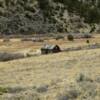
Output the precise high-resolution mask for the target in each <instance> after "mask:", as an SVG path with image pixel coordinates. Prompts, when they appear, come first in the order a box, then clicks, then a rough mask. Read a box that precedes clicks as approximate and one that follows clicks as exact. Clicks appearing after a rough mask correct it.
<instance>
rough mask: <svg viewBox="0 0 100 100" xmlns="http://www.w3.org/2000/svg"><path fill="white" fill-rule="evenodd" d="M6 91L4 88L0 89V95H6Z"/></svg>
mask: <svg viewBox="0 0 100 100" xmlns="http://www.w3.org/2000/svg"><path fill="white" fill-rule="evenodd" d="M7 92H8V89H7V88H4V87H0V95H2V94H3V93H7Z"/></svg>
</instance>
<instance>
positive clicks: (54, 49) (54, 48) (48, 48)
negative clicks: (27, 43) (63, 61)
mask: <svg viewBox="0 0 100 100" xmlns="http://www.w3.org/2000/svg"><path fill="white" fill-rule="evenodd" d="M60 51H61V49H60V47H59V46H58V45H51V44H49V45H44V47H42V48H41V53H42V54H49V53H58V52H60Z"/></svg>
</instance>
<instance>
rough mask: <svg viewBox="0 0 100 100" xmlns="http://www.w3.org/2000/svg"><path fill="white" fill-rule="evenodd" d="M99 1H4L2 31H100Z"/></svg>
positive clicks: (0, 4) (0, 18)
mask: <svg viewBox="0 0 100 100" xmlns="http://www.w3.org/2000/svg"><path fill="white" fill-rule="evenodd" d="M99 24H100V1H99V0H74V1H73V0H43V1H42V0H0V33H1V34H7V35H9V34H29V33H30V34H31V33H47V32H67V33H69V32H74V33H80V32H81V33H84V32H85V33H86V32H94V31H96V32H99V30H100V29H99Z"/></svg>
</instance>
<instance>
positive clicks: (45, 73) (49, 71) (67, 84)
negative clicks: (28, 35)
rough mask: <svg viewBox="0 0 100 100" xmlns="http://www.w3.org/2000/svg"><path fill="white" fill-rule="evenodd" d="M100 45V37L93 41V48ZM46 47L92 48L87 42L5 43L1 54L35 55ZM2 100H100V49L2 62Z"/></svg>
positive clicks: (0, 71) (78, 40) (0, 45)
mask: <svg viewBox="0 0 100 100" xmlns="http://www.w3.org/2000/svg"><path fill="white" fill-rule="evenodd" d="M99 42H100V38H99V37H95V38H92V39H90V43H91V44H92V43H99ZM45 43H50V44H58V45H59V46H60V47H61V48H62V49H63V48H67V47H75V46H81V45H88V44H87V43H86V39H75V40H74V41H73V42H72V41H67V40H66V39H65V40H62V39H61V40H55V39H49V40H45V41H44V42H31V41H23V42H21V41H20V39H11V41H9V42H7V43H6V42H3V41H2V39H1V40H0V51H5V52H6V51H7V52H19V51H22V52H24V51H27V50H31V51H32V52H35V51H36V50H37V49H39V48H41V47H42V45H43V44H45ZM0 100H100V49H91V50H80V51H71V52H61V53H57V54H49V55H39V56H32V57H29V58H24V59H18V60H12V61H8V62H0Z"/></svg>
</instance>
